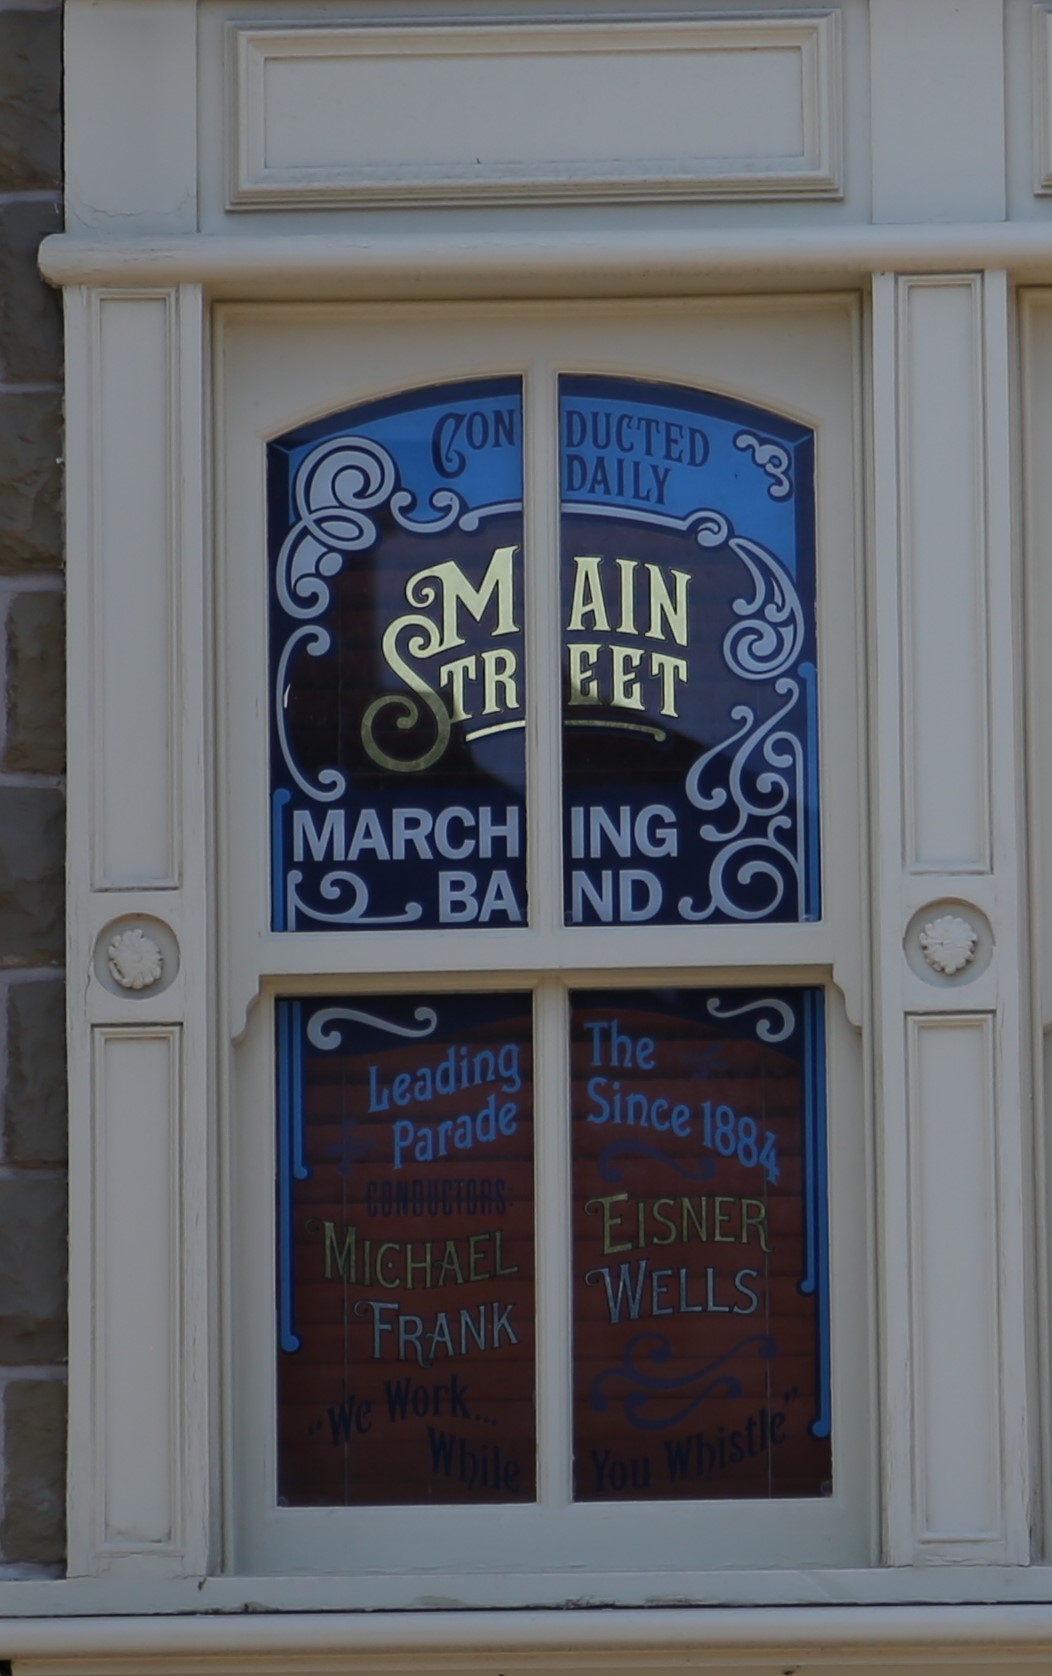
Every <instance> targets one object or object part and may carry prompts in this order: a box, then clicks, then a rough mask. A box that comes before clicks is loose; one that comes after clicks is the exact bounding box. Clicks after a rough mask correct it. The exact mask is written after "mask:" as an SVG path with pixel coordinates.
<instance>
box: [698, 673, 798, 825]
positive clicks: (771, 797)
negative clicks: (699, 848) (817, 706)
mask: <svg viewBox="0 0 1052 1676" xmlns="http://www.w3.org/2000/svg"><path fill="white" fill-rule="evenodd" d="M774 690H775V692H776V693H777V694H778V696H779V698H784V699H785V703H784V704H783V705H782V707H781V709H780V710H776V711H775V713H774V715H773V716H769V717H768V718H767V720H766V721H765V722H762V723H761V724H760V726H759V727H757V726H756V725H755V724H756V712H755V711H754V710H752V709H751V708H750V707H749V705H747V704H736V705H735V706H734V708H733V709H732V711H731V720H732V721H734V722H740V723H741V726H740V727H739V729H738V731H737V733H732V734H731V736H730V738H729V739H724V740H722V741H721V742H720V744H718V745H714V746H713V747H712V749H711V750H708V751H706V752H705V753H704V755H703V756H700V757H699V758H698V760H697V762H696V763H695V764H694V765H693V767H692V768H691V770H690V772H689V774H688V775H687V779H686V783H685V789H686V793H687V796H688V797H689V799H690V801H691V802H692V803H693V805H694V807H695V808H696V809H701V810H702V811H703V812H704V813H707V814H714V813H715V811H716V810H717V809H722V808H724V807H725V806H726V805H727V803H728V802H730V803H732V804H733V807H734V810H735V814H734V815H733V816H732V819H731V824H730V825H729V826H726V825H725V826H723V827H718V826H715V825H713V824H712V823H711V822H707V823H706V824H705V825H704V826H703V827H701V828H700V829H699V830H700V836H701V837H702V838H704V839H706V840H707V841H708V842H710V843H718V842H720V841H722V840H725V839H728V838H737V836H738V834H739V833H740V832H742V831H743V830H744V827H745V823H746V821H747V820H748V818H749V817H750V816H751V815H754V816H758V817H760V818H761V819H762V818H764V817H766V816H771V815H778V814H781V812H782V810H783V809H784V808H785V807H786V806H787V804H788V802H789V797H790V793H791V792H792V791H795V790H796V789H797V788H798V786H799V783H800V772H801V767H802V755H801V750H800V742H799V740H798V739H797V738H796V736H795V734H793V733H789V732H788V731H786V730H785V729H782V730H781V731H777V729H778V723H779V722H780V721H781V720H782V718H783V717H784V716H787V715H788V714H789V711H790V710H791V709H792V708H793V706H794V704H795V703H796V701H797V699H798V698H799V696H800V688H799V686H798V684H797V682H796V681H794V680H792V679H791V678H790V677H789V676H787V675H783V676H782V678H781V680H779V681H776V682H775V683H774ZM739 741H740V743H739ZM734 745H737V746H738V749H737V750H736V751H735V752H734V754H733V756H732V757H731V759H730V767H729V768H728V769H727V770H726V776H727V785H726V786H721V785H713V786H711V789H709V790H706V783H707V782H710V781H711V779H712V777H713V775H712V771H713V769H714V768H715V767H716V766H717V765H719V764H721V763H722V762H723V761H725V760H726V758H727V755H728V752H729V751H730V750H731V748H732V747H733V746H734ZM757 751H759V752H760V760H761V761H762V762H764V763H766V764H767V767H766V768H761V769H760V771H759V772H758V773H757V774H756V779H755V791H754V792H753V793H752V794H750V793H749V791H748V790H747V789H746V786H745V783H744V782H745V774H746V770H747V768H748V767H749V763H750V761H751V759H752V758H753V757H754V755H755V753H756V752H757ZM783 771H785V772H783Z"/></svg>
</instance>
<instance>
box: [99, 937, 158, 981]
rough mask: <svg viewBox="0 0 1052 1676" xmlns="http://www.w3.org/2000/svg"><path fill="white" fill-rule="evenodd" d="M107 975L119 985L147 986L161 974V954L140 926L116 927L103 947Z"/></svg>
mask: <svg viewBox="0 0 1052 1676" xmlns="http://www.w3.org/2000/svg"><path fill="white" fill-rule="evenodd" d="M106 964H107V966H108V967H109V970H110V975H111V976H112V977H113V978H114V980H115V981H116V982H117V983H119V984H120V986H121V988H122V989H135V990H139V989H150V988H151V987H152V986H153V985H154V984H155V983H156V982H157V981H158V979H159V978H160V976H161V972H162V970H163V968H164V956H163V955H162V953H161V951H160V949H159V948H158V946H157V944H156V943H155V942H154V940H153V938H152V937H148V936H147V935H146V933H145V931H143V929H142V927H141V926H138V925H133V926H131V927H130V928H129V929H128V930H127V931H119V932H118V933H117V935H116V936H115V937H114V939H113V941H112V942H111V943H110V945H109V948H108V949H107V950H106Z"/></svg>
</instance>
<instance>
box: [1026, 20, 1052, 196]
mask: <svg viewBox="0 0 1052 1676" xmlns="http://www.w3.org/2000/svg"><path fill="white" fill-rule="evenodd" d="M1033 30H1034V34H1033V47H1034V50H1033V81H1032V94H1031V96H1032V99H1033V106H1034V191H1035V192H1036V193H1037V194H1038V196H1039V197H1045V196H1047V195H1048V194H1049V193H1052V6H1035V7H1034V15H1033Z"/></svg>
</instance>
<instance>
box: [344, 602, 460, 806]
mask: <svg viewBox="0 0 1052 1676" xmlns="http://www.w3.org/2000/svg"><path fill="white" fill-rule="evenodd" d="M407 592H408V590H407ZM406 629H419V630H420V631H421V633H420V634H419V635H417V636H414V637H413V638H412V639H410V640H409V642H408V644H407V645H406V654H407V655H408V656H409V657H412V658H427V657H431V656H433V654H434V653H435V652H437V651H439V650H441V648H440V646H439V643H438V630H437V629H436V627H435V625H434V623H431V622H429V621H428V619H427V618H426V617H412V616H409V617H399V618H398V619H397V621H395V622H393V623H389V624H388V626H387V628H386V629H385V630H384V637H383V640H382V642H381V645H382V648H383V654H384V658H385V660H386V663H387V667H388V669H390V670H392V671H393V673H394V674H395V675H398V676H400V677H401V679H402V680H403V681H404V682H405V684H406V686H407V687H408V688H409V689H410V691H411V692H414V693H416V694H417V695H418V697H419V698H421V699H422V700H423V702H424V704H425V706H426V708H427V709H428V710H430V712H431V716H432V719H433V722H434V727H435V737H434V740H433V741H432V743H431V745H430V746H429V747H428V749H427V750H426V751H424V752H423V753H422V755H420V756H418V757H410V758H405V757H393V756H391V755H390V754H389V753H388V752H387V751H385V750H384V748H383V746H382V745H381V744H380V743H379V741H378V740H377V738H376V735H375V732H374V728H375V725H376V719H377V717H378V716H380V715H381V714H382V713H383V712H384V711H386V710H388V709H389V708H390V707H391V706H393V707H394V710H395V717H394V723H395V726H396V727H398V728H403V729H405V728H411V727H415V726H416V724H417V722H418V721H419V720H420V706H419V704H418V703H417V702H416V699H413V698H406V697H405V696H404V694H401V693H384V694H383V696H382V697H381V698H374V699H373V702H372V703H371V704H370V705H369V708H368V709H367V710H366V712H365V714H364V716H363V717H362V744H363V745H364V747H365V749H366V751H367V752H368V754H369V755H370V756H371V757H372V759H373V761H374V762H376V763H379V765H380V767H381V768H390V769H392V770H393V771H394V772H395V773H396V774H419V773H420V772H421V771H422V770H423V769H425V768H430V767H431V766H432V765H433V764H434V763H436V762H437V761H438V759H439V758H440V757H441V756H442V754H443V753H444V751H445V749H446V746H447V745H448V744H449V735H450V722H449V714H448V712H447V710H446V707H445V705H444V704H443V702H442V700H441V699H440V698H439V696H438V694H437V693H435V692H432V690H431V688H430V687H429V686H428V684H427V682H426V681H425V680H424V679H423V678H422V676H420V675H418V674H417V672H416V670H415V669H414V668H413V667H412V665H411V664H408V663H406V661H405V659H404V658H403V657H402V655H401V653H400V651H399V648H398V637H399V635H400V634H402V632H403V631H404V630H406Z"/></svg>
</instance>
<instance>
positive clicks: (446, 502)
mask: <svg viewBox="0 0 1052 1676" xmlns="http://www.w3.org/2000/svg"><path fill="white" fill-rule="evenodd" d="M416 504H417V500H416V496H415V495H414V494H413V492H412V490H411V489H399V490H398V491H397V493H395V494H393V495H392V496H391V515H392V517H393V518H394V520H395V523H396V524H401V526H402V528H403V529H404V530H411V531H412V532H413V533H414V534H417V535H441V533H442V531H443V530H448V529H449V528H450V526H451V525H453V524H455V523H456V521H457V518H458V516H459V515H460V513H461V511H462V509H463V506H464V501H463V498H462V497H461V496H460V495H458V494H457V492H456V490H455V489H436V490H435V491H434V493H433V494H432V495H431V497H430V499H429V500H428V503H427V504H428V505H429V507H430V508H431V510H432V512H434V513H435V514H436V516H435V517H434V518H412V517H410V513H411V512H412V511H413V510H414V508H415V507H416Z"/></svg>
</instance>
